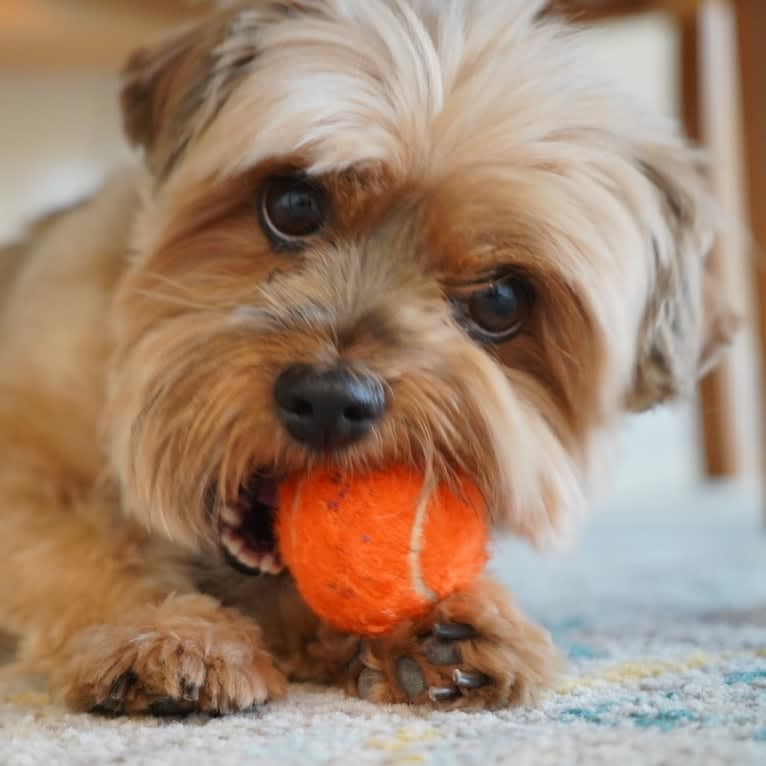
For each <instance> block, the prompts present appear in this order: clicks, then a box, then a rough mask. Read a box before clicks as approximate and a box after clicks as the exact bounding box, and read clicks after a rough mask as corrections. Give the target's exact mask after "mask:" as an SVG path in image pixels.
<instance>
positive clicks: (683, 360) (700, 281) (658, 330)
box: [627, 145, 739, 411]
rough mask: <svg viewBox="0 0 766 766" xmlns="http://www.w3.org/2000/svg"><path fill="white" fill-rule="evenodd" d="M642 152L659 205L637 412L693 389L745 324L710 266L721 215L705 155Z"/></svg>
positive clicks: (631, 400) (676, 149) (631, 401)
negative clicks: (710, 189)
mask: <svg viewBox="0 0 766 766" xmlns="http://www.w3.org/2000/svg"><path fill="white" fill-rule="evenodd" d="M643 152H644V153H643V156H642V157H641V159H640V165H641V168H642V171H643V172H644V174H645V175H646V177H647V179H648V180H649V181H650V182H651V184H652V185H653V187H654V189H655V190H656V193H657V194H658V195H659V196H658V201H659V206H658V207H657V209H656V214H655V215H653V216H652V220H651V222H650V224H649V226H650V230H651V247H652V256H651V257H652V260H653V269H652V271H653V276H652V279H651V282H652V289H651V292H650V295H649V298H648V301H647V304H646V309H645V314H644V320H643V325H642V328H641V334H640V338H639V348H638V356H637V360H636V369H635V379H634V384H633V387H632V389H631V391H630V392H629V394H628V400H627V407H628V409H629V410H633V411H641V410H645V409H648V408H649V407H651V406H653V405H655V404H659V403H662V402H664V401H668V400H672V399H676V398H679V397H683V396H685V395H688V394H690V393H691V392H692V391H693V389H694V386H695V384H696V383H697V381H698V380H699V378H700V377H701V376H702V375H704V374H705V373H706V372H707V371H709V370H710V369H711V368H712V367H713V366H714V365H715V364H716V363H717V362H718V360H719V358H720V356H721V353H722V351H723V350H724V349H725V348H726V347H727V346H728V345H729V343H730V342H731V340H732V338H733V336H734V333H735V331H736V329H737V326H738V324H739V319H738V317H737V315H736V314H735V313H734V312H733V311H732V309H731V306H730V301H729V297H730V296H728V295H727V294H726V292H725V289H724V287H723V286H722V285H721V283H720V281H719V280H717V279H716V275H715V273H714V270H713V268H712V265H713V264H712V259H711V255H712V251H713V248H714V245H715V240H716V235H717V232H718V230H719V220H718V219H719V216H718V212H717V210H716V206H715V205H714V204H713V203H712V199H711V197H710V195H709V194H708V185H707V183H706V168H705V167H704V164H703V162H702V160H701V158H700V157H699V156H698V155H697V154H696V153H695V152H694V151H692V150H688V149H686V148H684V147H682V146H679V145H676V146H672V147H668V146H663V147H657V146H650V147H644V148H643Z"/></svg>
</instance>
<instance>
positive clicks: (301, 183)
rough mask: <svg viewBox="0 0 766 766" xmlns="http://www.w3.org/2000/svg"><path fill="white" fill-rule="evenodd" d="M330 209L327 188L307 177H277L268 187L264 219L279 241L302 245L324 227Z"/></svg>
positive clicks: (281, 243)
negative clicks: (325, 192) (326, 195)
mask: <svg viewBox="0 0 766 766" xmlns="http://www.w3.org/2000/svg"><path fill="white" fill-rule="evenodd" d="M326 211H327V200H326V197H325V194H324V191H323V189H322V188H321V187H320V186H318V185H317V184H315V183H312V182H311V181H309V180H308V179H306V178H305V177H303V176H299V175H288V176H274V177H272V178H270V179H269V180H268V181H267V182H266V185H265V186H264V189H263V195H262V199H261V220H262V223H263V226H264V228H265V230H266V233H267V234H268V235H269V237H270V238H271V239H272V240H273V241H276V243H277V244H280V245H282V246H288V247H289V246H299V245H300V242H301V240H302V239H305V238H306V237H309V236H311V235H312V234H316V233H317V232H318V231H319V230H320V229H321V228H322V227H323V226H324V223H325V219H326Z"/></svg>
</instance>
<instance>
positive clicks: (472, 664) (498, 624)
mask: <svg viewBox="0 0 766 766" xmlns="http://www.w3.org/2000/svg"><path fill="white" fill-rule="evenodd" d="M560 664H561V662H560V658H559V655H558V653H557V652H556V650H555V648H554V646H553V644H552V642H551V640H550V638H549V636H548V635H547V633H546V632H545V631H543V630H542V629H541V628H539V627H537V626H535V625H533V624H531V623H530V622H528V621H527V620H526V619H525V618H524V617H523V616H522V615H521V614H520V613H519V612H518V611H517V610H516V609H515V608H514V607H513V606H512V605H511V604H510V602H509V600H508V596H507V594H506V593H505V592H504V591H503V590H502V589H501V588H500V587H499V586H497V585H496V584H494V583H492V582H489V581H487V580H482V581H480V582H479V583H477V584H476V585H474V586H473V587H471V588H470V589H467V590H465V591H461V592H460V593H457V594H455V595H454V596H451V597H450V598H448V599H446V600H445V601H443V602H441V603H440V604H439V605H438V606H436V607H435V608H434V609H433V610H432V611H431V613H430V614H429V615H428V616H427V617H426V618H424V619H422V620H418V621H413V622H410V623H406V624H403V625H400V626H398V627H397V628H396V629H395V630H393V631H392V632H391V633H390V634H388V635H385V636H383V637H381V638H376V639H370V640H366V641H363V642H362V645H361V650H360V652H359V655H358V656H357V657H356V658H355V660H354V662H353V664H352V667H351V669H350V681H349V685H348V686H349V690H350V691H351V693H352V694H355V695H357V696H359V697H361V698H362V699H366V700H369V701H372V702H386V703H390V702H408V703H413V704H431V705H435V706H438V707H440V708H499V707H506V706H509V705H526V704H531V703H534V702H535V701H536V700H537V699H538V697H539V696H540V694H541V692H543V691H544V690H545V689H546V688H547V687H549V686H550V685H551V683H552V682H553V680H554V678H555V676H556V673H557V671H558V669H559V667H560Z"/></svg>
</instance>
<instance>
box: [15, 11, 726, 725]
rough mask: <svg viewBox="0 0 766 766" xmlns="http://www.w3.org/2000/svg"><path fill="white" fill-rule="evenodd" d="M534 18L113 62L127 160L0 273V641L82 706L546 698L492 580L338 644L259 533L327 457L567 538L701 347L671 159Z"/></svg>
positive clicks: (209, 707)
mask: <svg viewBox="0 0 766 766" xmlns="http://www.w3.org/2000/svg"><path fill="white" fill-rule="evenodd" d="M542 5H543V3H542V2H538V1H532V0H508V1H507V2H498V0H364V2H351V1H350V0H286V1H285V2H274V1H271V0H249V1H248V2H237V3H234V4H229V5H228V7H227V8H226V9H225V10H223V11H220V12H218V13H217V14H214V15H212V16H211V17H210V18H209V19H208V20H207V21H206V22H205V23H203V24H201V25H200V26H197V27H195V28H192V29H191V30H190V31H187V32H185V33H183V34H182V35H180V36H178V37H176V38H175V39H173V40H171V41H170V42H168V43H166V44H164V45H161V46H159V47H158V48H156V49H153V50H148V51H143V52H140V53H138V54H137V55H136V56H134V57H133V59H132V60H131V61H130V62H129V64H128V66H127V70H126V76H125V85H124V90H123V97H122V104H123V109H124V113H125V124H126V129H127V134H128V137H129V138H130V139H131V140H132V141H133V142H134V143H136V144H138V145H140V146H141V147H142V148H143V150H144V153H145V159H146V163H145V167H144V168H143V169H135V170H128V171H126V172H124V173H121V174H118V175H117V177H116V178H114V180H112V181H111V182H110V183H109V184H107V186H106V187H105V188H104V189H103V191H102V192H100V193H99V194H98V195H96V196H95V197H94V198H92V199H91V200H89V201H87V202H86V203H84V204H83V205H80V206H79V207H77V208H74V209H71V210H69V211H67V212H64V213H61V214H58V215H56V216H53V217H51V218H49V219H47V220H45V221H43V222H41V223H39V224H38V225H37V227H36V228H35V229H34V230H33V231H32V232H31V233H30V236H29V237H28V240H27V242H26V243H25V244H24V245H23V246H19V247H16V248H14V249H13V250H6V251H5V252H4V253H1V254H0V255H2V260H0V265H2V267H3V269H2V271H1V272H0V273H1V274H3V275H4V276H2V278H1V279H0V310H1V311H2V313H1V314H0V452H2V455H3V461H2V466H0V520H1V523H2V535H0V562H2V564H1V566H2V576H0V626H2V627H4V628H6V629H8V630H10V631H12V632H13V633H15V634H16V635H18V636H19V638H20V643H19V647H20V648H19V651H20V657H21V659H22V660H23V661H26V662H27V663H28V664H30V665H33V666H35V667H37V668H39V669H41V670H42V671H43V672H45V673H46V674H47V675H48V678H49V680H50V685H51V688H52V689H53V690H54V691H55V692H56V693H58V694H60V695H61V696H62V697H63V698H65V699H66V701H67V702H68V703H69V704H70V705H71V706H72V707H74V708H76V709H80V710H90V709H96V710H102V711H107V712H115V713H116V712H127V713H132V712H140V711H151V712H155V713H183V712H188V711H193V710H201V711H210V712H227V711H233V710H244V709H248V708H250V707H252V706H254V705H259V704H261V703H263V702H265V701H266V700H268V699H269V698H273V697H278V696H280V695H282V694H284V693H285V685H286V679H287V678H291V679H311V680H318V681H326V682H335V683H340V684H343V685H345V686H347V688H349V689H350V690H351V691H352V692H353V693H356V694H359V695H361V696H362V697H364V698H367V699H371V700H379V701H409V702H415V703H420V702H430V703H431V704H437V705H440V706H445V707H459V706H462V707H465V706H479V707H481V706H503V705H508V704H513V703H525V702H528V701H531V700H534V699H535V697H536V695H537V694H538V692H539V691H540V690H542V689H543V688H544V687H545V686H546V684H548V683H549V682H550V679H551V678H552V676H553V674H554V671H555V668H556V664H557V663H556V654H555V651H554V649H553V648H552V646H551V643H550V641H549V639H548V637H547V636H546V634H545V633H544V632H543V631H542V630H540V629H539V628H537V627H535V626H534V625H532V624H530V623H529V622H528V621H526V619H525V618H524V617H523V616H522V615H521V614H520V613H519V612H518V611H516V609H515V608H514V607H513V606H512V605H511V603H510V601H509V599H508V597H507V595H506V594H505V593H504V592H503V591H502V589H501V588H500V587H498V586H497V585H496V584H494V583H492V582H490V581H489V580H483V581H481V582H479V583H477V584H476V585H475V586H474V587H472V588H471V589H470V590H467V591H465V592H461V593H459V594H457V595H456V596H454V597H452V598H449V599H447V600H446V601H444V602H443V603H440V604H439V605H438V606H437V607H436V608H435V609H434V610H433V611H432V613H431V614H429V615H427V616H426V617H425V618H424V619H422V620H420V621H417V622H415V623H407V624H404V625H401V626H399V627H398V628H397V629H396V630H394V631H393V632H392V633H391V635H388V636H385V637H384V638H382V639H378V640H375V641H363V642H360V640H359V639H358V638H357V637H354V636H344V635H340V634H338V633H336V632H334V631H333V630H331V629H330V628H328V627H327V626H325V625H323V624H321V623H320V622H319V621H318V620H317V619H316V618H315V617H313V616H312V615H311V614H310V613H309V612H308V611H307V609H306V608H305V607H304V606H303V605H302V603H301V601H300V599H299V598H298V597H297V595H296V593H295V591H294V588H293V586H292V584H291V581H290V578H289V576H288V575H287V574H286V573H280V572H279V569H280V567H279V562H278V558H277V557H276V556H275V555H274V550H273V549H274V538H273V533H272V530H271V525H270V520H271V517H272V514H273V510H274V502H275V501H274V497H275V488H276V483H277V482H278V481H279V478H280V477H283V476H285V475H287V474H290V473H293V472H298V471H302V470H305V469H306V468H307V467H308V466H310V465H311V464H312V462H314V461H316V460H317V459H322V460H331V461H334V462H335V463H336V464H337V465H339V466H341V467H343V468H352V469H357V468H363V467H365V466H371V465H374V466H384V465H386V464H387V463H391V462H408V463H414V464H417V465H419V466H421V467H422V468H423V470H425V471H428V472H430V474H431V475H433V476H435V477H444V476H448V475H449V474H450V472H452V471H454V470H456V469H459V470H461V471H467V472H469V473H470V474H471V475H472V476H474V477H475V479H476V481H477V483H478V484H479V485H480V487H481V488H482V490H483V492H484V493H485V495H486V498H487V503H488V506H489V508H490V509H491V514H492V520H493V521H494V522H495V523H496V524H497V525H504V526H506V527H508V528H509V529H511V530H513V531H514V532H516V533H517V534H519V535H522V536H524V537H526V538H528V539H530V540H532V541H533V542H535V543H538V544H542V543H544V542H546V541H549V540H551V539H554V538H557V537H561V536H563V535H565V534H566V532H567V530H568V528H569V527H571V523H572V522H573V521H575V520H576V519H577V518H578V516H579V515H580V514H581V512H582V511H583V508H584V505H585V502H586V501H585V497H586V495H587V492H588V491H589V489H590V487H591V485H592V483H593V480H594V476H595V475H596V474H597V473H598V472H599V470H600V469H602V468H603V466H604V463H605V457H606V452H607V451H608V450H609V446H610V444H611V441H610V438H611V437H612V436H613V434H614V432H615V430H616V427H617V425H618V424H619V421H620V418H621V416H622V415H623V413H625V412H626V411H635V410H638V409H643V408H645V407H647V406H649V405H651V404H653V403H655V402H658V401H661V400H665V399H668V398H670V397H674V396H676V395H679V394H683V393H684V392H686V391H688V390H689V389H691V388H692V386H693V385H694V382H695V380H696V378H697V377H698V374H699V372H700V370H701V369H703V368H704V367H706V366H707V365H708V364H709V362H710V360H712V359H713V358H714V356H715V354H716V351H717V349H718V348H719V347H720V346H721V345H722V344H723V342H724V341H725V340H726V338H727V335H728V334H729V328H730V316H729V313H728V310H727V308H726V307H725V306H723V305H721V301H720V299H719V297H718V295H717V293H716V291H715V288H714V285H712V284H711V283H710V280H708V279H707V277H706V271H705V258H706V255H707V253H708V251H709V250H710V248H711V243H712V239H713V236H714V230H713V229H714V227H713V224H712V223H711V220H712V216H711V215H710V212H711V211H710V209H709V206H708V204H707V201H706V197H705V193H704V188H703V184H702V182H701V172H700V168H699V162H698V158H697V156H696V154H695V153H694V152H693V151H692V150H690V149H689V148H688V147H687V146H686V145H685V143H684V142H683V140H682V139H681V138H680V137H679V136H678V135H677V134H676V133H675V132H674V130H673V129H672V127H671V126H667V125H665V124H664V123H662V122H658V121H653V120H651V119H648V118H647V117H646V115H644V114H643V113H641V112H637V111H636V110H635V109H634V108H632V106H631V105H630V104H629V103H626V101H625V100H624V99H621V98H619V97H618V96H616V95H615V94H614V93H613V92H612V91H610V90H609V89H608V88H606V87H604V86H603V84H601V83H600V82H598V81H596V80H595V79H594V78H593V77H592V76H591V75H590V74H589V73H588V71H587V70H586V69H585V68H584V66H583V64H582V59H583V56H582V55H581V50H580V47H581V46H580V43H579V41H578V38H577V37H576V35H574V34H573V33H572V32H571V30H569V29H568V28H567V27H566V26H565V24H563V23H562V22H560V21H558V20H556V19H552V18H548V17H547V16H544V15H543V14H542ZM258 572H263V573H264V574H263V575H262V576H260V577H253V576H251V575H252V574H254V573H258Z"/></svg>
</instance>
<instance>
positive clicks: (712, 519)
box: [0, 487, 766, 766]
mask: <svg viewBox="0 0 766 766" xmlns="http://www.w3.org/2000/svg"><path fill="white" fill-rule="evenodd" d="M492 568H493V570H494V571H495V573H496V574H497V575H498V576H499V577H500V578H501V579H503V580H504V581H506V582H507V583H508V584H509V585H510V586H511V587H512V588H513V590H514V592H515V593H516V594H517V597H518V599H519V600H520V602H521V603H522V605H524V607H525V608H526V609H527V611H528V612H529V613H530V614H532V615H534V616H535V617H537V618H538V619H539V620H541V621H542V622H544V623H545V624H546V625H547V626H548V628H549V629H550V630H551V631H552V633H553V634H554V636H555V639H556V641H557V642H558V645H559V646H560V647H561V649H562V651H563V652H564V653H565V654H566V655H567V656H568V658H569V663H568V667H567V669H566V672H565V675H564V677H563V678H562V679H561V682H560V684H559V685H558V687H557V688H556V689H555V690H554V691H552V692H551V693H550V694H549V695H548V697H547V698H546V700H545V701H544V703H543V704H542V706H541V707H539V708H537V709H534V710H512V711H504V712H500V713H480V714H476V713H474V714H464V713H449V714H445V713H438V712H429V711H424V710H419V709H410V708H407V707H404V706H392V707H376V706H372V705H369V704H366V703H363V702H359V701H356V700H350V699H347V698H345V697H344V696H343V695H342V694H340V693H339V692H336V691H334V690H326V689H320V688H315V687H309V686H296V687H294V688H293V689H292V693H291V695H290V697H289V699H288V700H285V701H284V702H280V703H276V704H272V705H269V706H268V707H267V708H265V709H264V710H263V712H261V713H260V714H253V715H243V716H234V717H230V718H224V719H212V720H208V719H204V718H195V719H191V720H186V721H157V720H150V719H145V720H104V719H100V718H96V717H91V716H73V715H69V714H67V713H66V712H64V711H62V710H60V709H58V708H56V707H55V706H52V705H51V704H50V702H49V700H48V697H47V695H46V694H45V691H44V689H38V688H36V687H34V686H32V685H23V686H18V685H13V684H10V683H8V682H6V683H5V684H4V685H3V683H2V682H0V764H2V766H37V764H55V765H56V766H70V765H72V766H75V765H77V766H81V765H82V766H86V765H87V766H91V765H93V764H99V765H101V764H136V765H137V766H138V765H140V766H190V764H196V763H201V764H205V765H206V766H224V765H228V764H232V765H233V764H237V765H238V764H243V765H246V764H258V766H270V765H271V764H274V765H275V766H276V765H278V766H304V765H307V766H335V765H337V766H341V765H342V766H346V765H347V764H353V766H399V765H401V766H405V765H407V764H435V765H438V766H451V765H452V764H455V765H457V764H461V765H463V764H465V765H466V766H474V765H475V766H500V765H504V764H514V766H527V765H529V766H538V765H540V764H556V766H563V765H566V764H579V763H588V764H604V766H624V765H629V764H656V765H657V766H660V764H680V763H690V764H695V766H701V765H704V766H707V765H708V764H710V765H711V766H717V765H718V764H731V765H732V766H735V765H736V766H746V765H747V764H762V763H766V534H764V533H763V531H762V530H761V529H760V526H759V519H758V513H757V502H756V498H755V493H752V492H748V491H746V490H745V489H743V488H731V487H720V488H707V489H704V490H699V491H698V492H696V493H694V494H692V493H689V492H686V493H683V494H679V496H677V497H668V496H667V494H665V495H664V496H663V497H661V498H659V497H652V496H651V493H643V495H642V494H641V493H637V494H636V497H635V498H633V500H632V501H631V503H630V507H626V508H620V509H612V510H609V509H605V510H604V511H603V512H597V513H596V514H594V516H593V517H592V518H591V521H590V523H589V525H588V527H587V528H586V530H585V531H584V533H583V535H582V539H581V541H580V543H579V545H578V546H577V548H576V549H575V551H574V552H573V553H572V554H569V555H563V556H562V555H557V556H550V555H546V556H540V555H536V554H534V553H532V552H531V551H529V550H528V549H527V548H525V547H524V546H522V545H520V544H518V543H514V542H509V541H504V542H500V543H497V544H496V551H495V558H494V560H493V563H492Z"/></svg>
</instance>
